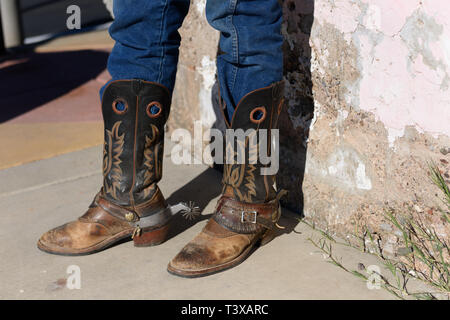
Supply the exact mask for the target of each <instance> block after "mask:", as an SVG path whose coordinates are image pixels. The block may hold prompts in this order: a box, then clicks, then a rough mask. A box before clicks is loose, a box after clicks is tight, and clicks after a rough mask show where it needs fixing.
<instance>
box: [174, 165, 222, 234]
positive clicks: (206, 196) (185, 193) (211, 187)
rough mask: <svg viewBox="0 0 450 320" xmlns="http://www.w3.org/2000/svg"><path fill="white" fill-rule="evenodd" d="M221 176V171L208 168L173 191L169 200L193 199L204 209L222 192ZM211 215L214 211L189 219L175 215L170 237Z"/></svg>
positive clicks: (187, 200) (175, 202)
mask: <svg viewBox="0 0 450 320" xmlns="http://www.w3.org/2000/svg"><path fill="white" fill-rule="evenodd" d="M221 178H222V177H221V173H220V172H218V171H217V170H214V169H211V168H208V169H206V170H205V171H203V172H202V173H201V174H199V175H198V176H197V177H195V178H194V179H192V180H191V181H190V182H188V183H187V184H185V185H184V186H182V187H181V188H179V189H178V190H177V191H175V192H174V193H172V194H171V195H170V197H169V198H168V199H167V202H168V203H169V204H170V205H174V204H177V203H179V202H189V201H193V202H195V204H196V205H197V206H198V207H199V208H200V210H201V211H203V210H204V209H205V207H206V206H207V205H208V203H209V202H210V201H211V200H212V199H214V198H216V197H217V196H218V195H220V193H221V192H222V183H221V182H220V181H221ZM211 216H212V212H206V214H202V215H201V216H200V217H199V218H197V219H194V220H188V219H185V218H184V217H183V216H182V215H179V214H177V215H176V216H175V217H174V221H173V224H172V226H171V231H170V234H169V239H171V238H173V237H175V236H177V235H178V234H180V233H182V232H183V231H185V230H187V229H189V228H190V227H192V226H193V225H194V224H196V223H198V222H200V221H203V220H206V219H209V218H210V217H211Z"/></svg>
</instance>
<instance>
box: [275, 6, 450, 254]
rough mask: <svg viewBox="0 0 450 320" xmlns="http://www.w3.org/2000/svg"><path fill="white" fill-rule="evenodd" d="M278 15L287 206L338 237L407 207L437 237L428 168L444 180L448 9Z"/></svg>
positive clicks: (375, 227)
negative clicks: (281, 40) (433, 168)
mask: <svg viewBox="0 0 450 320" xmlns="http://www.w3.org/2000/svg"><path fill="white" fill-rule="evenodd" d="M284 14H285V19H284V20H285V22H284V25H283V33H284V36H285V39H286V43H285V46H284V52H285V57H286V59H285V76H286V79H287V95H288V108H287V109H288V114H287V115H286V116H285V117H284V118H283V125H282V131H283V132H282V136H284V137H287V139H285V141H284V142H283V143H282V148H281V150H282V156H281V161H282V164H281V170H282V172H281V176H280V178H279V185H281V186H286V187H289V186H290V185H292V184H295V185H296V186H297V187H296V188H295V189H292V188H290V189H291V194H290V196H289V199H288V201H287V202H286V204H287V205H288V206H290V207H291V208H294V209H297V210H299V211H300V210H303V213H304V214H305V216H306V217H307V219H311V220H314V221H315V222H317V223H319V224H320V225H321V226H322V227H327V228H329V229H330V230H333V231H335V232H337V233H338V234H340V235H347V236H348V235H350V234H352V233H355V230H358V229H359V230H361V228H363V227H365V226H367V227H368V228H369V230H371V231H373V232H376V233H378V234H383V232H384V233H386V231H389V230H383V229H389V228H386V227H385V228H383V227H382V226H386V223H385V221H383V220H384V217H383V213H384V211H385V210H388V209H390V208H391V209H394V210H396V211H397V212H405V213H406V212H409V208H410V207H411V208H414V210H413V211H415V213H416V214H418V215H419V216H421V218H423V219H424V220H425V221H426V223H428V224H429V225H433V227H435V228H436V230H437V231H438V233H440V234H442V235H445V236H446V237H448V236H449V235H450V233H449V230H448V225H447V229H446V226H444V225H443V224H442V223H441V221H440V214H439V213H438V212H437V210H436V209H437V207H438V205H440V204H441V203H440V202H439V200H438V198H437V197H436V194H438V193H439V190H438V189H437V188H436V187H435V186H434V185H432V183H431V182H430V179H429V178H428V176H427V162H429V161H435V162H436V163H438V164H439V166H440V169H441V171H442V172H443V174H444V176H445V178H447V179H449V161H450V159H449V151H450V149H449V147H450V138H449V136H450V90H449V75H450V21H449V20H448V17H449V16H450V2H448V1H446V0H428V1H427V0H421V1H419V0H417V1H416V0H400V1H392V0H333V1H331V0H316V1H313V0H298V1H297V0H296V1H294V0H289V1H285V2H284ZM297 145H302V146H303V147H302V148H293V147H292V146H297ZM291 168H295V169H294V170H293V169H291ZM301 169H304V172H305V174H304V176H303V175H302V174H299V170H300V172H301ZM387 238H389V236H387ZM390 239H391V240H390V241H391V242H392V237H390ZM394 242H395V236H394ZM388 247H392V246H388V245H386V248H388Z"/></svg>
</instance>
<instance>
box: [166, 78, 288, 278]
mask: <svg viewBox="0 0 450 320" xmlns="http://www.w3.org/2000/svg"><path fill="white" fill-rule="evenodd" d="M282 106H283V96H282V83H281V82H279V83H276V84H273V85H271V86H269V87H266V88H262V89H259V90H255V91H253V92H250V93H249V94H247V95H246V96H245V97H243V98H242V99H241V101H240V102H239V104H238V105H237V107H236V110H235V112H234V114H233V119H232V120H231V124H228V122H227V121H226V120H225V121H226V122H227V127H228V128H230V129H235V130H236V129H243V130H244V131H247V130H248V129H254V130H252V131H251V133H250V134H249V135H248V136H247V138H246V139H245V141H242V140H241V141H239V140H238V141H237V144H238V147H239V146H240V147H241V152H242V151H245V156H246V157H248V160H249V161H247V160H245V162H244V161H241V162H240V163H241V164H229V161H227V162H226V164H225V165H224V173H223V180H222V183H223V191H222V196H221V198H220V199H219V201H218V203H217V205H216V209H215V212H214V214H213V216H212V218H211V219H210V220H209V221H208V223H207V224H206V226H205V227H204V228H203V230H202V231H201V232H200V234H198V235H197V236H196V237H195V238H194V239H193V240H192V241H191V242H189V243H188V244H187V245H186V246H185V247H184V248H183V249H182V250H181V252H179V253H178V255H177V256H176V257H175V258H174V259H173V260H172V261H170V263H169V265H168V268H167V270H168V271H169V272H170V273H172V274H175V275H178V276H182V277H200V276H206V275H210V274H213V273H216V272H219V271H223V270H226V269H229V268H231V267H234V266H236V265H237V264H239V263H240V262H242V261H243V260H244V259H245V258H246V257H247V256H248V255H249V254H250V253H251V252H252V250H253V249H254V248H255V247H256V246H257V245H258V244H264V243H267V242H268V241H269V240H270V239H271V238H272V237H273V229H274V227H275V224H276V223H277V221H278V219H279V217H280V214H281V210H280V205H279V198H280V197H281V196H282V195H283V194H284V192H280V193H279V194H278V195H277V193H276V191H275V189H274V187H273V185H274V182H275V175H274V174H272V175H262V174H261V169H262V168H264V167H265V166H264V165H262V164H261V162H260V161H259V159H258V161H255V160H256V158H257V154H258V149H259V148H260V147H261V145H262V143H266V147H267V148H268V149H269V150H270V145H271V143H270V141H271V139H270V134H271V132H272V131H271V130H272V129H276V128H277V122H278V116H279V114H280V112H281V109H282ZM222 109H223V108H222ZM261 129H266V130H267V132H268V139H267V140H266V141H264V142H263V141H260V142H257V141H256V139H257V136H258V133H259V132H260V130H261ZM235 132H236V131H235ZM247 132H248V131H247ZM233 146H234V139H231V141H230V139H228V137H227V141H226V149H227V152H226V154H227V157H229V156H230V154H231V155H232V157H233V158H234V157H235V153H234V151H233V152H230V150H231V149H234V148H233ZM228 159H229V158H228Z"/></svg>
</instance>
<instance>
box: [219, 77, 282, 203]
mask: <svg viewBox="0 0 450 320" xmlns="http://www.w3.org/2000/svg"><path fill="white" fill-rule="evenodd" d="M283 104H284V99H283V82H278V83H275V84H273V85H271V86H269V87H265V88H262V89H259V90H255V91H252V92H250V93H249V94H247V95H246V96H244V97H243V98H242V99H241V101H240V102H239V104H238V105H237V107H236V109H235V111H234V114H233V118H232V120H231V123H227V125H228V128H230V129H233V130H234V132H235V133H236V130H238V129H242V130H243V131H244V132H245V141H243V140H242V139H240V141H235V139H229V137H227V139H226V141H227V142H226V150H225V151H226V153H225V154H226V155H225V160H226V161H225V165H224V175H223V185H224V187H223V194H224V195H225V196H227V197H230V198H233V199H236V200H238V201H241V202H246V203H264V202H268V201H271V200H273V199H275V197H276V192H275V188H274V187H273V185H274V183H275V174H270V175H263V174H262V171H261V169H263V168H264V167H266V166H267V165H264V164H262V163H261V161H260V160H261V159H260V157H259V154H260V153H259V149H260V148H261V147H264V148H266V150H267V154H268V155H270V154H271V153H272V152H274V150H272V145H271V136H272V134H273V130H274V129H277V128H278V118H279V115H280V112H281V110H282V107H283ZM262 130H265V132H264V134H266V137H267V139H266V141H264V140H260V139H259V138H260V133H262V132H261V131H262ZM230 140H231V141H230ZM233 152H234V153H233ZM239 152H241V155H244V156H245V158H244V161H245V163H244V164H238V163H237V164H229V163H228V164H227V162H228V161H229V160H230V158H229V157H230V155H231V156H232V157H233V156H234V157H235V158H236V156H237V155H238V153H239ZM276 152H278V150H277V151H276ZM235 160H236V159H235ZM255 161H256V163H254V162H255ZM269 165H270V164H269Z"/></svg>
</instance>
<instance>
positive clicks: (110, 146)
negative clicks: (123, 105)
mask: <svg viewBox="0 0 450 320" xmlns="http://www.w3.org/2000/svg"><path fill="white" fill-rule="evenodd" d="M121 123H122V121H117V122H116V123H114V125H113V127H112V129H111V131H110V130H108V129H106V141H105V144H104V147H103V177H105V182H104V187H105V192H106V193H109V194H110V195H111V196H112V197H113V198H114V199H117V193H116V190H117V189H118V188H119V185H120V180H121V179H122V169H121V168H120V164H121V163H122V160H120V156H121V155H122V152H123V143H124V137H125V133H122V135H119V127H120V124H121ZM110 173H111V174H110ZM109 174H110V177H109V178H110V179H109V180H110V182H111V183H108V179H106V177H107V176H108V175H109Z"/></svg>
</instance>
